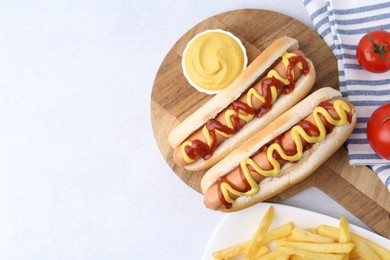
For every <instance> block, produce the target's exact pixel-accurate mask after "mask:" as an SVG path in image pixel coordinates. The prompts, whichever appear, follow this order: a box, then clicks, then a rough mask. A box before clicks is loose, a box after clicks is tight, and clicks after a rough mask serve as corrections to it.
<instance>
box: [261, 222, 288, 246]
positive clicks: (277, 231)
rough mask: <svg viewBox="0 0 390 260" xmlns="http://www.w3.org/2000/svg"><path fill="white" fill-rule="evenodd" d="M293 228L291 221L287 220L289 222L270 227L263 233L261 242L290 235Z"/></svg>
mask: <svg viewBox="0 0 390 260" xmlns="http://www.w3.org/2000/svg"><path fill="white" fill-rule="evenodd" d="M293 228H294V224H293V223H292V222H289V223H287V224H284V225H282V226H280V227H276V228H274V229H271V230H270V231H268V232H267V234H266V235H265V238H264V240H263V243H262V244H264V245H266V244H268V243H269V242H271V241H273V240H277V239H281V238H283V237H287V236H289V235H291V231H292V230H293Z"/></svg>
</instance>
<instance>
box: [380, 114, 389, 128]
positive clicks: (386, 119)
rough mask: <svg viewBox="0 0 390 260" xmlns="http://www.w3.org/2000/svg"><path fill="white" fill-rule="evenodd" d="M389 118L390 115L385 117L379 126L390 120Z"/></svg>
mask: <svg viewBox="0 0 390 260" xmlns="http://www.w3.org/2000/svg"><path fill="white" fill-rule="evenodd" d="M389 120H390V116H388V117H386V118H385V119H383V120H382V122H381V124H380V125H379V126H382V125H383V124H384V123H386V121H389Z"/></svg>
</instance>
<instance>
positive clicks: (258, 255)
mask: <svg viewBox="0 0 390 260" xmlns="http://www.w3.org/2000/svg"><path fill="white" fill-rule="evenodd" d="M270 252H271V251H270V250H269V249H268V247H266V246H261V247H260V248H259V250H257V252H256V253H255V254H254V255H253V256H252V257H251V258H246V260H256V259H261V257H263V256H264V255H266V254H268V253H270Z"/></svg>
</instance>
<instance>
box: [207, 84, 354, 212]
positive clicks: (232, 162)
mask: <svg viewBox="0 0 390 260" xmlns="http://www.w3.org/2000/svg"><path fill="white" fill-rule="evenodd" d="M335 97H341V94H340V92H339V91H337V90H334V89H332V88H329V87H327V88H322V89H319V90H317V91H316V92H314V93H312V94H311V95H310V96H308V97H307V98H305V99H304V100H302V101H301V102H300V103H298V104H297V105H295V106H294V107H292V108H291V109H289V110H288V111H287V112H285V113H284V114H282V115H281V116H280V117H278V118H277V119H276V120H274V121H273V122H272V123H270V124H269V125H268V126H267V127H266V128H264V129H263V130H262V131H260V132H258V133H256V134H255V135H253V136H252V137H251V138H250V139H248V140H247V141H246V142H245V143H244V144H242V145H241V146H239V147H238V148H237V149H235V150H234V151H232V152H231V153H230V154H229V155H227V156H226V157H225V158H224V159H223V160H221V161H220V162H218V163H217V164H216V165H215V166H214V167H212V168H211V169H210V170H208V171H207V172H206V174H205V175H204V176H203V178H202V180H201V188H202V192H203V193H204V194H205V193H206V191H207V190H208V189H209V188H210V187H211V186H212V185H213V184H214V183H215V182H216V180H217V179H218V178H219V177H222V176H225V175H226V174H227V173H229V172H231V171H232V170H233V169H235V168H236V167H237V166H238V165H239V164H240V162H241V161H242V160H243V159H245V158H248V157H251V156H252V155H253V154H254V153H256V152H257V151H258V150H259V149H260V148H261V147H262V146H263V145H265V144H267V143H268V142H270V141H271V140H273V139H274V138H276V137H277V136H279V135H281V134H282V133H284V132H286V131H287V130H289V129H290V128H291V127H293V126H294V125H295V124H297V123H298V122H300V121H301V120H302V119H303V118H305V117H306V116H307V115H309V114H310V113H311V112H312V111H313V109H314V107H316V106H317V105H318V104H320V103H321V102H322V101H326V100H329V99H332V98H335ZM355 124H356V113H355V112H353V115H352V120H351V123H349V124H345V125H343V126H337V127H334V129H333V131H332V132H331V133H329V134H328V135H326V137H325V139H324V140H323V141H321V142H319V143H315V144H314V145H313V146H312V147H311V148H310V149H309V150H307V151H305V152H304V154H303V157H302V158H301V159H300V160H299V161H298V162H296V163H287V164H285V165H284V166H283V167H282V170H281V173H280V174H279V175H277V176H275V177H266V178H265V179H264V180H262V181H261V182H260V183H259V191H258V192H257V193H256V194H254V195H251V196H242V197H238V198H237V199H236V200H235V201H234V203H233V204H232V206H231V208H229V209H225V208H221V209H220V210H221V211H228V212H230V211H237V210H241V209H244V208H247V207H249V206H251V205H254V204H256V203H259V202H261V201H264V200H266V199H268V198H271V197H273V196H275V195H277V194H278V193H280V192H282V191H284V190H286V189H287V188H289V187H291V186H292V185H294V184H296V183H298V182H300V181H302V180H303V179H305V178H307V177H308V176H309V175H310V174H312V173H313V172H314V171H315V170H316V169H317V168H318V167H320V166H321V165H322V164H323V163H324V162H325V161H326V160H327V159H328V158H329V157H330V156H331V155H332V154H333V153H335V152H336V151H337V149H339V147H340V146H341V145H342V144H343V143H344V142H345V141H346V139H347V138H348V137H349V135H350V134H351V133H352V131H353V129H354V126H355Z"/></svg>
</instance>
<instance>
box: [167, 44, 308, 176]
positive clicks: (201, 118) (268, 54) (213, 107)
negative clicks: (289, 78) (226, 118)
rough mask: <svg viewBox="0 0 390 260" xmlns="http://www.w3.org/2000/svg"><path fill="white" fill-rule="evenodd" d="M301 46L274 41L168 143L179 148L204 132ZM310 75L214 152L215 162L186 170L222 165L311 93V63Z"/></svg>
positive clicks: (299, 80)
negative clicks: (251, 87) (289, 51)
mask: <svg viewBox="0 0 390 260" xmlns="http://www.w3.org/2000/svg"><path fill="white" fill-rule="evenodd" d="M297 48H298V42H297V40H295V39H292V38H290V37H282V38H279V39H278V40H276V41H274V42H273V43H272V44H271V45H270V46H269V47H268V48H266V49H265V50H264V51H263V52H262V53H261V54H260V55H259V56H258V57H257V58H256V59H255V60H254V61H253V62H252V63H251V64H250V65H249V66H248V67H247V68H246V69H245V70H244V71H243V72H242V73H241V74H240V75H239V76H238V77H237V78H236V80H235V81H234V82H233V83H232V84H231V85H229V86H228V87H227V88H225V89H224V90H222V91H221V92H220V93H218V94H217V95H216V96H214V97H213V98H212V99H210V100H209V101H208V102H207V103H206V104H204V105H203V106H202V107H200V108H199V109H198V110H197V111H195V112H194V113H193V114H191V115H190V116H189V117H188V118H186V119H185V120H184V121H183V122H181V123H180V124H179V125H178V126H177V127H176V128H174V129H173V130H172V131H171V132H170V134H169V136H168V141H169V143H170V144H171V146H172V148H174V149H175V148H176V147H177V146H179V145H180V144H181V143H182V142H183V141H185V140H186V138H187V137H188V136H190V135H191V134H192V133H194V132H195V131H197V130H198V129H199V128H201V127H202V126H203V125H204V124H205V123H206V122H207V121H208V120H210V119H212V118H214V117H216V116H217V115H218V113H220V112H221V111H222V110H223V109H225V108H226V107H227V106H229V105H230V104H231V103H232V102H233V101H235V100H236V99H238V98H239V97H240V96H241V95H242V94H243V93H244V92H245V91H246V90H247V89H248V88H249V87H250V86H251V85H252V84H253V83H254V82H255V81H256V80H258V79H259V77H261V76H262V75H264V74H265V73H266V72H267V70H269V69H270V68H271V67H272V66H273V64H274V63H275V61H277V60H278V58H279V57H280V56H281V55H282V54H283V53H284V52H285V51H288V50H292V49H297ZM306 60H307V61H308V64H309V70H310V71H309V73H308V74H307V75H302V76H301V77H300V78H299V79H298V81H297V82H296V83H295V89H294V91H293V92H292V93H290V94H288V95H281V96H280V97H278V99H277V100H276V102H275V103H274V104H273V106H272V109H271V110H270V111H269V112H268V113H266V114H265V115H263V116H262V117H260V118H258V117H256V118H254V119H252V120H251V121H250V122H248V123H247V124H245V125H244V126H243V127H242V128H241V129H240V130H239V131H238V133H236V134H234V135H233V136H232V137H230V138H228V139H226V140H225V141H224V142H223V143H222V144H220V145H219V146H218V148H217V149H216V150H215V151H214V153H213V155H212V156H211V158H209V159H207V160H204V159H199V160H198V161H196V162H194V163H192V164H190V165H187V166H185V168H186V169H187V170H189V171H197V170H204V169H208V168H210V167H211V166H213V165H214V164H215V163H217V162H218V161H220V160H221V159H222V158H223V157H224V156H226V155H227V154H228V153H229V152H231V151H232V150H233V149H234V148H236V147H237V146H238V145H240V144H241V143H242V142H244V141H245V140H246V139H248V136H251V135H252V134H253V133H254V132H256V131H258V130H259V129H261V128H263V127H264V126H266V125H267V124H269V123H270V122H271V121H272V120H273V119H274V118H276V117H278V116H279V115H281V114H282V113H284V112H285V111H286V110H287V109H289V108H290V107H292V106H293V105H294V104H296V103H297V102H299V101H300V100H301V99H302V98H304V97H305V96H306V95H307V94H308V93H309V91H310V90H311V88H312V86H313V84H314V81H315V69H314V66H313V64H312V62H311V61H310V60H308V59H307V58H306Z"/></svg>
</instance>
